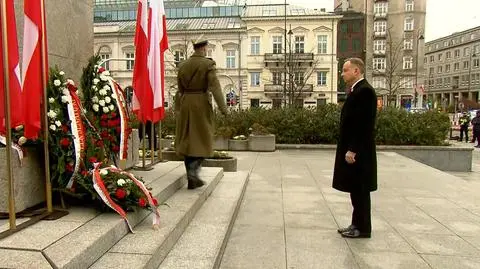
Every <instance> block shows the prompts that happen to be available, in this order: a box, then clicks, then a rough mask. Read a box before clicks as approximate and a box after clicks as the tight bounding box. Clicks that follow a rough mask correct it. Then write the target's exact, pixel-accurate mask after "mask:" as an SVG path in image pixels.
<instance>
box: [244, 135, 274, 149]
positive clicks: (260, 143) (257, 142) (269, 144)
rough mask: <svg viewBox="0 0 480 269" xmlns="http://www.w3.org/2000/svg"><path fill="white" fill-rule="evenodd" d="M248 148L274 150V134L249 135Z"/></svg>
mask: <svg viewBox="0 0 480 269" xmlns="http://www.w3.org/2000/svg"><path fill="white" fill-rule="evenodd" d="M248 149H249V150H250V151H275V135H273V134H270V135H250V136H249V137H248Z"/></svg>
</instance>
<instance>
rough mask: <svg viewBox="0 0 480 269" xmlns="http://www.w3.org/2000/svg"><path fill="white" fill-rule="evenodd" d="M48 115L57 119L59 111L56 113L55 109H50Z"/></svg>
mask: <svg viewBox="0 0 480 269" xmlns="http://www.w3.org/2000/svg"><path fill="white" fill-rule="evenodd" d="M47 116H48V117H49V118H51V119H55V118H56V117H57V113H55V111H53V110H50V111H48V113H47Z"/></svg>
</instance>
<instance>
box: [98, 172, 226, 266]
mask: <svg viewBox="0 0 480 269" xmlns="http://www.w3.org/2000/svg"><path fill="white" fill-rule="evenodd" d="M200 177H201V178H202V179H203V180H205V181H206V182H207V184H206V186H204V187H202V188H199V189H195V190H187V188H186V185H185V186H184V187H183V188H181V189H179V190H178V191H177V192H176V193H175V194H174V195H172V197H170V198H169V199H168V200H166V201H165V205H162V206H160V207H159V208H160V217H161V220H160V227H159V229H157V230H154V229H152V217H153V214H150V215H149V216H148V217H147V218H146V219H144V220H143V221H142V222H141V223H140V224H139V225H138V226H137V227H135V228H134V233H129V234H127V235H125V236H124V237H123V238H122V239H121V240H120V241H118V242H117V243H116V244H115V245H114V246H113V247H112V248H111V249H109V250H108V252H107V253H105V254H104V255H103V256H102V257H101V258H100V259H98V260H97V261H96V262H95V263H94V264H93V265H92V266H91V267H89V268H93V269H100V268H102V269H104V268H115V269H122V268H125V269H127V268H128V269H134V268H152V269H153V268H157V267H158V266H159V265H160V263H161V262H162V261H163V259H164V258H165V257H166V256H167V254H168V253H169V252H170V250H171V249H172V247H173V246H174V245H175V243H176V242H177V240H178V239H179V238H180V236H181V235H182V233H183V232H184V231H185V229H186V227H187V226H188V224H189V223H190V221H191V220H192V219H193V217H194V216H195V214H196V213H197V211H198V210H199V209H200V207H201V206H202V205H203V204H204V202H205V200H207V198H208V196H210V194H211V193H212V191H213V190H214V189H215V187H216V185H217V184H218V182H219V181H220V179H221V178H222V177H223V169H221V168H216V167H204V168H202V170H201V172H200Z"/></svg>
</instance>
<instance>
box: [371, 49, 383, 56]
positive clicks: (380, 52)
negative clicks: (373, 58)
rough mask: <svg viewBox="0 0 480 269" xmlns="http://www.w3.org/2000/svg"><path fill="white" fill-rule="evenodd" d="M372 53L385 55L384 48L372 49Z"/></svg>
mask: <svg viewBox="0 0 480 269" xmlns="http://www.w3.org/2000/svg"><path fill="white" fill-rule="evenodd" d="M373 55H379V56H385V50H374V51H373Z"/></svg>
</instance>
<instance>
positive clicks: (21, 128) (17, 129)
mask: <svg viewBox="0 0 480 269" xmlns="http://www.w3.org/2000/svg"><path fill="white" fill-rule="evenodd" d="M15 130H16V131H21V130H23V125H18V126H17V127H15Z"/></svg>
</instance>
